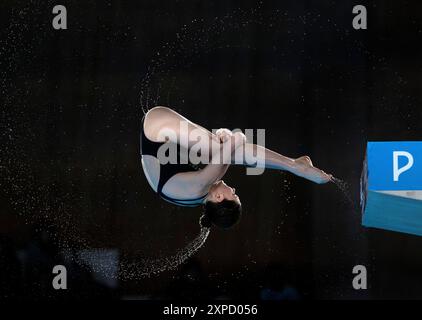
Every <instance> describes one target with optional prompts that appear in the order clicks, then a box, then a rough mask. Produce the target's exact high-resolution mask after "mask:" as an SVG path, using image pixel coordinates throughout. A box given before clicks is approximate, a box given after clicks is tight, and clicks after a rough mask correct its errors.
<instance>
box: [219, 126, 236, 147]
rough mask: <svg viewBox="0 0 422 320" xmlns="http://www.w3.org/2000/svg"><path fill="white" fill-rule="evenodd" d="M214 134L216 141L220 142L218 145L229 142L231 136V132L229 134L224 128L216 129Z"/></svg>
mask: <svg viewBox="0 0 422 320" xmlns="http://www.w3.org/2000/svg"><path fill="white" fill-rule="evenodd" d="M215 134H216V136H217V139H218V141H220V143H224V142H226V141H228V140H230V139H231V137H232V136H233V132H231V131H230V130H229V129H225V128H221V129H218V130H217V131H216V132H215Z"/></svg>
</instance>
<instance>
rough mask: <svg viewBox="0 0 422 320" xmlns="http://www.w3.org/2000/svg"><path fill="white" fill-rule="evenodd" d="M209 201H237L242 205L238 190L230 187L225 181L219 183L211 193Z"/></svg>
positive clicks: (215, 184)
mask: <svg viewBox="0 0 422 320" xmlns="http://www.w3.org/2000/svg"><path fill="white" fill-rule="evenodd" d="M209 200H211V201H214V202H221V201H223V200H229V201H235V202H237V203H238V204H240V199H239V196H238V195H237V194H236V189H235V188H232V187H229V186H228V185H227V184H225V183H224V181H223V180H220V181H217V182H216V183H214V185H213V186H212V187H211V189H210V191H209Z"/></svg>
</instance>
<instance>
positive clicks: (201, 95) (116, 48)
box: [0, 0, 422, 300]
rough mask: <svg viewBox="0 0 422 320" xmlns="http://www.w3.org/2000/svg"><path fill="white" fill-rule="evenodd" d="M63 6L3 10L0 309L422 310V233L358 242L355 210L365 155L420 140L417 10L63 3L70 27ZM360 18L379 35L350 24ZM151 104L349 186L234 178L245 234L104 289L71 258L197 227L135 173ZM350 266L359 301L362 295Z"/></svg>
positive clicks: (406, 5) (215, 240)
mask: <svg viewBox="0 0 422 320" xmlns="http://www.w3.org/2000/svg"><path fill="white" fill-rule="evenodd" d="M56 4H58V3H55V2H52V1H9V0H3V1H2V2H1V4H0V25H1V37H0V44H1V48H0V72H1V77H0V78H1V96H0V97H1V98H0V99H1V100H0V102H1V132H2V134H1V157H0V159H1V163H0V166H1V167H0V170H1V171H0V172H1V194H0V197H1V198H0V212H1V214H0V294H1V296H3V297H26V298H36V299H40V298H84V297H96V296H106V297H113V298H130V297H132V298H134V297H135V298H136V297H138V298H143V299H163V298H182V299H191V300H195V299H217V298H219V299H224V298H235V299H236V298H237V299H240V298H249V299H383V298H387V299H391V298H411V299H414V298H422V293H421V290H420V288H421V285H422V273H421V271H420V270H421V267H422V254H421V251H420V248H421V245H422V240H421V238H419V237H416V236H411V235H405V234H399V233H394V232H388V231H382V230H372V229H366V228H363V227H362V226H361V223H360V221H361V214H360V212H359V178H360V173H361V168H362V161H363V157H364V152H365V144H366V142H367V141H371V140H421V133H422V129H421V123H422V110H421V105H422V104H421V102H422V101H421V100H422V90H421V89H422V88H421V84H422V82H421V76H420V74H421V71H422V62H421V59H420V57H421V56H422V52H421V51H422V47H421V43H422V41H421V40H422V19H421V18H422V4H421V3H419V2H416V1H413V2H410V1H370V2H365V1H364V2H362V1H359V2H354V1H341V2H338V1H264V2H262V3H258V2H255V1H241V2H235V1H97V2H95V1H63V2H61V3H60V4H63V5H65V6H66V8H67V10H68V30H61V31H57V30H54V29H53V28H52V26H51V21H52V19H53V15H52V13H51V10H52V8H53V6H54V5H56ZM357 4H363V5H366V6H367V9H368V30H354V29H353V28H352V19H353V16H354V15H353V14H352V8H353V6H354V5H357ZM154 105H166V106H170V107H172V108H174V109H175V110H176V111H178V112H180V113H181V114H183V115H185V116H186V117H187V118H189V119H191V120H192V121H194V122H197V123H198V124H200V125H202V126H204V127H207V128H210V129H212V128H220V127H227V128H231V129H234V128H241V129H245V128H265V129H266V146H267V147H269V148H271V149H273V150H276V151H278V152H280V153H282V154H284V155H287V156H291V157H298V156H301V155H304V154H307V155H309V156H311V158H312V159H313V162H314V164H315V165H317V166H318V167H320V168H322V169H324V170H325V171H327V172H330V173H333V174H334V175H335V176H336V177H338V178H340V179H342V180H344V181H346V182H347V183H348V184H349V190H350V192H346V194H343V193H342V192H341V191H340V190H339V189H338V188H336V187H335V186H334V185H333V184H330V185H322V186H321V185H315V184H312V183H310V182H308V181H305V180H303V179H300V178H297V177H294V176H292V175H290V174H280V173H278V172H274V171H266V172H265V173H264V174H263V175H262V176H245V169H244V168H240V167H235V168H231V169H230V171H229V173H228V174H227V176H226V178H225V180H226V182H227V183H228V184H229V185H232V186H235V187H236V190H237V193H238V194H239V195H240V196H241V199H242V203H243V207H244V214H243V218H242V220H241V222H240V224H238V225H237V226H236V227H235V228H233V229H232V230H229V231H220V230H212V232H211V234H210V236H209V238H208V240H207V241H206V243H205V245H204V247H202V248H201V249H200V250H199V251H198V252H197V253H196V254H195V255H194V256H193V257H192V258H191V259H189V261H188V262H187V263H185V264H183V265H181V266H180V267H179V268H177V269H176V270H174V271H166V272H163V273H161V274H159V275H156V276H152V277H151V278H147V279H129V280H121V281H119V282H118V283H114V284H113V285H108V286H107V285H104V284H100V283H99V282H98V281H96V280H95V278H94V276H93V274H92V273H91V272H90V270H89V269H87V268H84V267H82V266H79V265H76V264H74V263H72V262H71V261H67V260H64V258H63V254H62V252H63V249H64V248H67V249H69V248H70V250H73V251H74V252H76V251H77V250H79V249H86V248H108V249H116V250H118V252H119V254H121V255H122V256H124V257H125V259H127V260H129V261H130V260H131V259H132V260H133V261H137V259H138V258H139V257H140V256H147V257H148V256H149V257H155V256H159V255H166V254H171V253H172V252H174V251H175V250H176V249H177V248H179V247H183V246H184V245H185V244H187V243H188V242H189V241H190V240H191V239H193V238H194V237H195V236H196V235H197V234H198V232H199V225H198V220H199V216H200V214H201V212H200V208H195V209H189V208H178V207H174V206H171V205H169V204H167V203H165V202H164V201H162V200H159V199H158V198H157V196H156V195H155V194H154V193H153V192H152V190H151V189H150V188H149V186H148V184H147V181H146V179H145V177H144V175H143V172H142V168H141V164H140V157H139V126H140V119H141V118H142V115H143V112H142V107H144V108H145V107H152V106H154ZM347 196H348V197H351V198H352V200H353V205H351V204H350V203H349V202H348V201H347ZM59 263H61V264H65V265H66V267H67V268H68V275H69V280H68V286H69V289H68V290H66V291H59V292H58V291H54V290H53V289H52V288H51V280H52V278H53V275H52V274H51V270H52V268H53V266H54V265H55V264H59ZM357 264H363V265H365V266H366V267H367V268H368V285H369V288H368V290H366V291H365V290H363V291H355V290H354V289H353V288H352V279H353V274H352V268H353V266H355V265H357Z"/></svg>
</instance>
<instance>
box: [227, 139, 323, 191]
mask: <svg viewBox="0 0 422 320" xmlns="http://www.w3.org/2000/svg"><path fill="white" fill-rule="evenodd" d="M232 164H239V163H237V162H236V159H235V158H234V159H232ZM240 164H241V165H245V166H254V167H257V168H265V169H275V170H283V171H288V172H291V173H293V174H295V175H297V176H300V177H303V178H305V179H308V180H311V181H313V182H316V183H325V182H328V181H330V180H331V175H329V174H326V173H325V172H324V171H322V170H320V169H318V168H315V167H314V166H313V164H312V161H311V159H310V158H309V157H307V156H303V157H300V158H297V159H292V158H289V157H286V156H283V155H281V154H279V153H277V152H274V151H272V150H269V149H267V148H264V147H262V146H259V145H256V144H251V143H246V144H245V146H244V154H243V159H242V161H241V163H240Z"/></svg>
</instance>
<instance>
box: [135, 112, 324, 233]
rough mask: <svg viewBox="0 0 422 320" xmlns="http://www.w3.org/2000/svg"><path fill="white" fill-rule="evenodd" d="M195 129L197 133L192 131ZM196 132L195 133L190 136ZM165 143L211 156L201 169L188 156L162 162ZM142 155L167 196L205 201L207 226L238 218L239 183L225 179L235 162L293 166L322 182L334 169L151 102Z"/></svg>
mask: <svg viewBox="0 0 422 320" xmlns="http://www.w3.org/2000/svg"><path fill="white" fill-rule="evenodd" d="M181 124H182V125H181ZM181 128H186V130H182V129H181ZM192 132H195V134H194V135H192V134H191V133H192ZM192 136H194V137H195V138H194V139H192ZM166 143H173V144H175V145H177V146H179V147H180V148H177V152H178V153H180V152H183V151H182V150H185V151H186V152H187V153H189V150H190V149H191V148H193V147H195V148H197V147H198V144H199V147H201V148H200V149H201V152H202V151H203V150H205V151H208V156H207V158H208V160H209V161H207V163H206V165H205V166H204V167H203V168H201V169H199V168H198V166H193V165H192V163H190V162H188V163H181V162H180V161H179V162H178V163H165V164H164V163H163V162H162V161H160V160H159V158H160V157H159V154H160V147H161V146H163V145H164V144H166ZM216 146H217V147H216ZM224 147H228V148H229V152H218V153H217V155H218V157H221V154H223V159H222V161H213V160H215V157H216V156H217V155H216V152H215V150H217V151H221V150H222V149H223V148H224ZM238 150H242V152H241V161H240V162H239V161H238V159H239V157H238V154H239V153H237V157H236V156H233V155H235V154H236V152H237V151H238ZM141 155H142V167H143V170H144V173H145V176H146V178H147V180H148V182H149V184H150V186H151V188H152V189H153V190H154V191H155V192H156V193H158V194H159V195H160V196H161V197H162V198H163V199H165V200H166V201H168V202H171V203H173V204H176V205H179V206H189V207H194V206H199V205H204V206H205V210H204V214H203V215H202V217H201V220H200V221H201V226H203V227H210V226H211V225H213V224H214V225H216V226H218V227H221V228H229V227H231V226H233V225H234V224H235V223H236V222H237V221H238V220H239V218H240V215H241V202H240V199H239V196H238V195H237V194H236V190H235V188H232V187H229V186H228V185H226V184H225V183H224V181H223V180H221V179H222V178H223V176H224V175H225V174H226V172H227V169H228V168H229V166H230V165H231V164H242V165H245V166H248V167H250V164H251V163H252V162H254V163H255V167H263V168H267V169H276V170H283V171H289V172H291V173H293V174H295V175H297V176H300V177H303V178H305V179H308V180H310V181H313V182H316V183H319V184H322V183H327V182H329V181H331V179H332V176H331V175H330V174H327V173H325V172H324V171H322V170H320V169H318V168H316V167H314V166H313V164H312V161H311V159H310V158H309V157H308V156H303V157H299V158H297V159H292V158H288V157H285V156H283V155H281V154H278V153H276V152H274V151H271V150H269V149H266V148H264V147H262V146H259V145H256V144H252V143H248V142H247V140H246V137H245V135H244V134H243V133H241V132H232V131H230V130H228V129H219V130H217V131H216V133H215V134H214V133H212V132H210V131H208V130H206V129H204V128H203V127H201V126H199V125H197V124H195V123H193V122H191V121H190V120H188V119H186V118H185V117H183V116H182V115H180V114H178V113H177V112H175V111H174V110H172V109H169V108H166V107H155V108H152V109H151V110H149V111H148V112H147V113H146V114H145V116H144V118H143V119H142V129H141ZM178 156H179V154H178ZM224 157H226V159H224ZM178 159H180V157H178ZM218 160H221V158H219V159H218ZM233 160H236V161H233Z"/></svg>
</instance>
